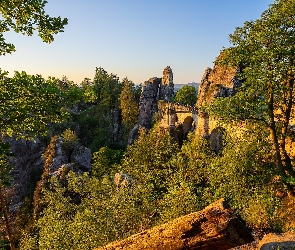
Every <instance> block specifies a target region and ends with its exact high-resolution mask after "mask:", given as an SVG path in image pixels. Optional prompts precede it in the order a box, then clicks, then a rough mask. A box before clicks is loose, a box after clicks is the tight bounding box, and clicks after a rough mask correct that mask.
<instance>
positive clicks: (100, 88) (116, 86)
mask: <svg viewBox="0 0 295 250" xmlns="http://www.w3.org/2000/svg"><path fill="white" fill-rule="evenodd" d="M93 90H94V92H95V95H96V96H97V101H98V103H99V104H100V105H102V106H104V107H106V108H107V109H108V110H112V109H117V108H118V107H119V95H120V93H121V90H122V84H121V83H120V82H119V78H118V77H117V76H116V75H114V74H112V73H111V74H108V72H107V71H105V70H104V69H103V68H101V67H99V68H96V69H95V76H94V79H93Z"/></svg>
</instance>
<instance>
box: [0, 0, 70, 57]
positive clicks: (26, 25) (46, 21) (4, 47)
mask: <svg viewBox="0 0 295 250" xmlns="http://www.w3.org/2000/svg"><path fill="white" fill-rule="evenodd" d="M46 3H47V1H46V0H13V1H12V0H2V1H1V5H0V14H1V20H0V56H1V55H5V54H7V53H12V52H14V51H15V46H14V45H13V44H11V43H7V42H6V40H5V38H4V36H3V34H4V33H5V32H8V31H10V30H13V31H15V32H17V33H22V34H24V35H28V36H32V35H33V33H34V31H35V30H37V32H38V35H39V36H40V37H41V39H42V40H43V41H44V42H46V43H51V42H52V41H53V40H54V37H53V35H54V34H57V33H58V32H63V29H64V26H65V25H66V24H67V23H68V19H67V18H61V17H60V16H59V17H50V16H49V15H47V14H46V13H45V10H44V9H45V5H46Z"/></svg>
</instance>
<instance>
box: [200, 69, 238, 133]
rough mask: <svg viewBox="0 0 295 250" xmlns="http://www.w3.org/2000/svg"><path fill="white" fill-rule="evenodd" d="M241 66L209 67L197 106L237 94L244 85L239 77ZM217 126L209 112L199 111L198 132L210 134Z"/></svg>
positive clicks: (203, 79) (203, 78)
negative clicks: (238, 89) (237, 90)
mask: <svg viewBox="0 0 295 250" xmlns="http://www.w3.org/2000/svg"><path fill="white" fill-rule="evenodd" d="M239 72H240V69H239V68H229V67H224V66H221V65H215V66H214V67H213V69H211V68H207V69H206V70H205V73H204V75H203V77H202V80H201V83H200V87H199V92H198V100H197V104H196V105H197V108H200V107H202V106H203V105H205V104H206V103H207V104H209V103H211V102H213V100H214V99H215V98H217V97H231V96H233V95H234V94H235V92H236V88H238V87H240V86H241V85H242V82H241V81H240V80H239V79H238V73H239ZM215 127H216V121H215V120H214V119H212V117H211V118H210V117H209V115H208V113H207V112H201V111H199V113H198V125H197V133H198V134H200V135H202V136H209V135H210V133H211V131H212V130H213V129H214V128H215Z"/></svg>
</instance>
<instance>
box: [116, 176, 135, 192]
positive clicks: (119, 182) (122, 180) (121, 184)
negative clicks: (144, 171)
mask: <svg viewBox="0 0 295 250" xmlns="http://www.w3.org/2000/svg"><path fill="white" fill-rule="evenodd" d="M114 183H115V185H116V187H117V188H118V189H120V188H125V187H132V186H133V185H134V184H135V181H134V180H133V178H132V176H131V175H129V174H124V173H116V174H115V177H114Z"/></svg>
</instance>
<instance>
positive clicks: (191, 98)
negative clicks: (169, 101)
mask: <svg viewBox="0 0 295 250" xmlns="http://www.w3.org/2000/svg"><path fill="white" fill-rule="evenodd" d="M196 101H197V93H196V89H195V87H194V86H189V85H184V86H183V87H182V88H181V89H180V90H179V91H177V93H176V95H175V98H174V102H179V103H181V104H187V105H190V106H194V105H195V104H196Z"/></svg>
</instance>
